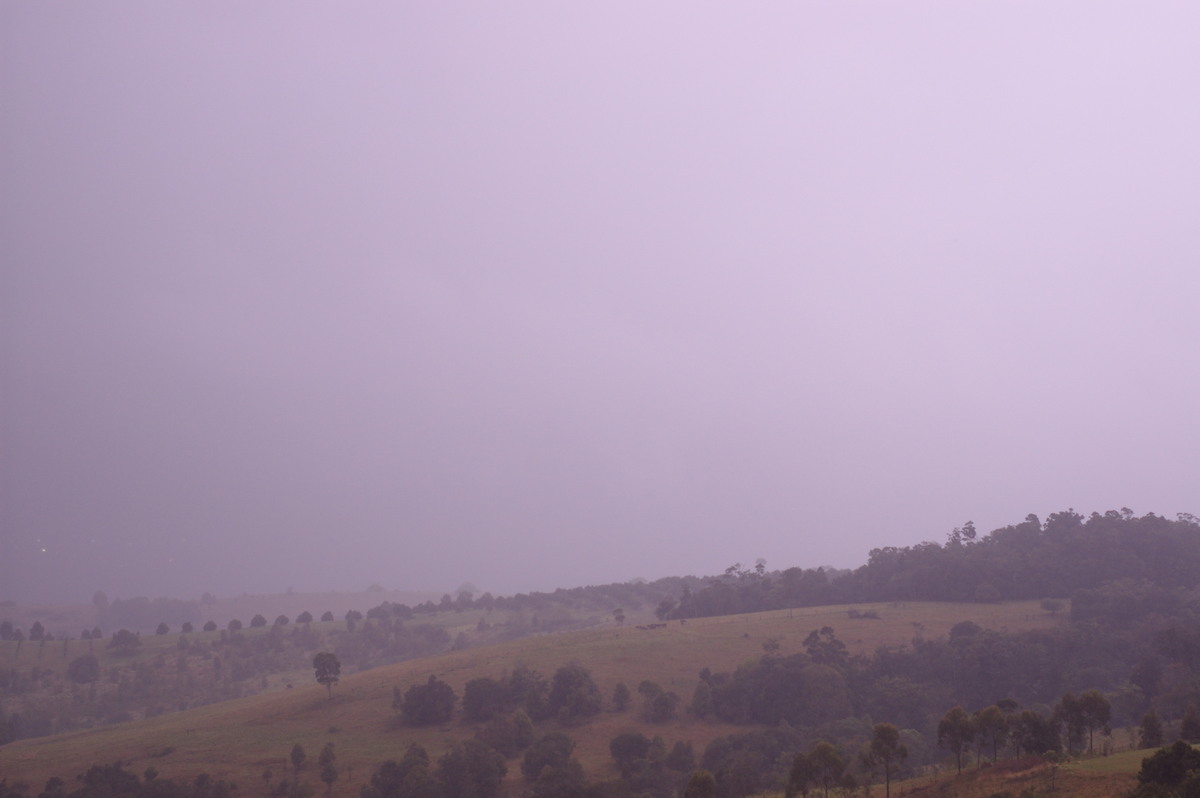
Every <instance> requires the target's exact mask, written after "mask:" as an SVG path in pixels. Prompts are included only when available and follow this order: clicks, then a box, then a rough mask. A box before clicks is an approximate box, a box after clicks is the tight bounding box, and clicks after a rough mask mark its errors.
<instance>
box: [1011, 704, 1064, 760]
mask: <svg viewBox="0 0 1200 798" xmlns="http://www.w3.org/2000/svg"><path fill="white" fill-rule="evenodd" d="M1011 728H1012V737H1013V742H1015V743H1016V744H1017V747H1018V748H1020V749H1021V750H1022V751H1023V752H1025V753H1026V754H1033V755H1041V754H1044V753H1047V752H1055V751H1060V750H1062V741H1061V740H1060V739H1059V737H1058V727H1057V726H1056V725H1055V724H1054V722H1053V721H1052V720H1047V719H1046V718H1044V717H1042V716H1041V715H1039V714H1038V713H1037V712H1034V711H1033V710H1031V709H1026V710H1024V711H1022V712H1021V714H1020V715H1018V716H1017V718H1016V720H1015V723H1014V724H1013V725H1012V727H1011Z"/></svg>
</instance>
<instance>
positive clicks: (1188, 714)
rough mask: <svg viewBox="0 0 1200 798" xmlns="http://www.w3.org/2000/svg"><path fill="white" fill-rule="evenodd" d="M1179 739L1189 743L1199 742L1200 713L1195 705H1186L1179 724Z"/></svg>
mask: <svg viewBox="0 0 1200 798" xmlns="http://www.w3.org/2000/svg"><path fill="white" fill-rule="evenodd" d="M1179 739H1181V740H1184V741H1186V742H1189V743H1195V742H1200V711H1197V710H1196V705H1195V704H1188V705H1187V709H1186V710H1184V713H1183V720H1182V721H1180V723H1179Z"/></svg>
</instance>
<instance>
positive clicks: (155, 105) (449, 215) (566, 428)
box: [0, 0, 1200, 601]
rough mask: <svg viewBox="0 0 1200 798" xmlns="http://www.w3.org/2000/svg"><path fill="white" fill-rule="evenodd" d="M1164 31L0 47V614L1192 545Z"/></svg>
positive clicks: (850, 8) (99, 26) (1193, 458)
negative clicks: (1145, 543) (1083, 522)
mask: <svg viewBox="0 0 1200 798" xmlns="http://www.w3.org/2000/svg"><path fill="white" fill-rule="evenodd" d="M1198 29H1200V6H1197V4H1195V3H1194V2H1191V1H1190V0H1187V1H1181V2H1177V3H1154V2H1136V3H1134V2H1129V3H1098V2H1095V1H1094V0H1081V1H1080V2H1058V3H1056V2H1046V0H1036V2H1016V1H1014V0H997V2H961V0H953V1H950V0H948V1H947V2H911V3H897V2H893V1H892V0H878V1H877V2H845V1H842V0H839V1H838V2H823V3H813V2H790V1H789V2H780V3H754V4H747V3H725V4H710V3H696V2H679V3H646V2H636V3H635V2H627V3H626V2H595V3H576V2H570V3H560V2H547V3H495V2H481V3H472V4H465V3H457V4H456V3H449V2H445V3H443V2H438V3H397V2H380V3H340V2H339V3H309V2H305V3H298V2H291V0H289V1H288V2H255V3H243V2H204V3H171V2H157V0H156V1H155V2H113V1H111V0H103V1H101V2H89V3H45V2H33V1H32V0H28V1H22V2H16V1H14V0H0V335H2V339H0V347H2V348H0V376H2V380H3V383H2V394H0V402H2V407H0V599H2V598H8V599H15V600H20V601H33V600H50V599H84V600H86V599H88V598H90V596H91V594H92V592H93V591H94V590H96V589H104V590H105V591H107V592H108V594H109V596H110V597H112V596H123V597H129V596H133V595H139V594H141V595H149V596H158V595H165V596H178V597H184V598H194V597H197V596H199V594H200V593H201V592H202V591H206V590H207V591H212V592H214V593H217V594H220V595H229V594H234V593H241V592H243V591H247V592H269V591H282V590H284V589H286V588H288V587H294V588H295V589H296V590H326V589H337V590H358V589H362V588H365V587H366V586H367V585H369V584H371V583H373V582H377V583H379V584H381V585H383V586H385V587H388V588H404V589H433V590H453V589H454V588H456V587H457V586H458V585H459V584H461V583H463V582H467V581H470V582H473V583H475V584H476V585H477V586H478V587H479V588H480V589H482V590H492V591H493V592H498V593H510V592H515V591H527V590H534V589H552V588H554V587H557V586H566V587H571V586H576V585H580V584H588V583H599V582H611V581H624V580H627V579H630V578H633V577H645V578H656V577H660V576H666V575H674V574H684V573H696V574H707V573H717V572H720V571H722V570H724V568H725V567H726V566H728V565H730V564H732V563H734V562H738V561H740V562H742V563H746V564H752V563H753V562H754V560H755V558H758V557H763V558H765V559H766V560H767V565H768V567H769V568H784V567H789V566H793V565H800V566H805V567H810V566H817V565H821V564H832V565H837V566H840V567H852V566H857V565H860V564H862V563H863V562H865V560H866V558H867V554H868V552H869V551H870V549H872V548H874V547H878V546H886V545H909V544H912V543H916V542H919V541H922V540H936V541H942V540H944V539H945V536H946V535H947V533H949V532H950V531H951V530H952V529H953V528H954V527H955V526H959V525H961V524H962V523H963V522H965V521H967V520H968V519H970V520H974V522H975V523H976V525H977V526H978V527H979V528H980V530H981V531H988V530H990V529H993V528H995V527H998V526H1003V525H1005V524H1009V523H1017V522H1019V521H1021V520H1022V519H1023V518H1024V517H1025V515H1026V514H1027V513H1037V514H1039V515H1040V516H1042V517H1043V518H1044V517H1045V515H1046V514H1048V513H1050V512H1054V511H1058V510H1064V509H1066V508H1068V507H1073V508H1075V509H1076V510H1078V511H1080V512H1083V513H1084V514H1087V513H1089V512H1091V511H1093V510H1099V511H1104V510H1107V509H1115V508H1120V507H1122V506H1128V507H1130V508H1132V509H1134V511H1135V512H1137V513H1138V514H1139V515H1140V514H1144V513H1146V512H1150V511H1153V512H1157V513H1159V514H1162V515H1167V516H1169V517H1174V515H1175V513H1177V512H1181V511H1188V512H1197V513H1200V501H1198V500H1197V485H1198V482H1197V476H1198V475H1200V424H1197V411H1196V408H1197V406H1200V396H1198V394H1200V358H1198V357H1197V354H1198V346H1200V315H1198V313H1197V300H1198V298H1200V144H1198V142H1200V102H1197V98H1198V97H1200V47H1197V46H1196V41H1197V38H1196V37H1197V30H1198Z"/></svg>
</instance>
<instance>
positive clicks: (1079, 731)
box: [1053, 693, 1087, 756]
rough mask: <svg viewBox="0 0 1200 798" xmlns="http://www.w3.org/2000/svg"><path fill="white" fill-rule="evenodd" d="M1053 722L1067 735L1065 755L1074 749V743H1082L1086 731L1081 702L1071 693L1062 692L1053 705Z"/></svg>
mask: <svg viewBox="0 0 1200 798" xmlns="http://www.w3.org/2000/svg"><path fill="white" fill-rule="evenodd" d="M1053 722H1054V723H1055V724H1056V725H1058V726H1059V727H1061V728H1063V729H1064V731H1065V732H1066V736H1067V756H1071V755H1072V754H1073V753H1074V751H1075V743H1081V744H1082V743H1083V734H1084V732H1085V731H1087V723H1086V719H1085V716H1084V711H1083V702H1082V701H1081V700H1080V699H1079V697H1078V696H1076V695H1074V694H1073V693H1063V697H1062V698H1060V699H1059V701H1058V703H1057V704H1056V705H1055V707H1054V716H1053Z"/></svg>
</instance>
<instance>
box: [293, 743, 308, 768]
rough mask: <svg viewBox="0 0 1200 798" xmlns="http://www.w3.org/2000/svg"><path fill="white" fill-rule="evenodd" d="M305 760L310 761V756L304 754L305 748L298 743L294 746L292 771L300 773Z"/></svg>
mask: <svg viewBox="0 0 1200 798" xmlns="http://www.w3.org/2000/svg"><path fill="white" fill-rule="evenodd" d="M305 759H308V755H307V754H305V753H304V746H302V745H300V743H296V744H295V745H293V746H292V770H294V771H296V772H297V773H299V772H300V768H301V767H302V766H303V765H304V760H305Z"/></svg>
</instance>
